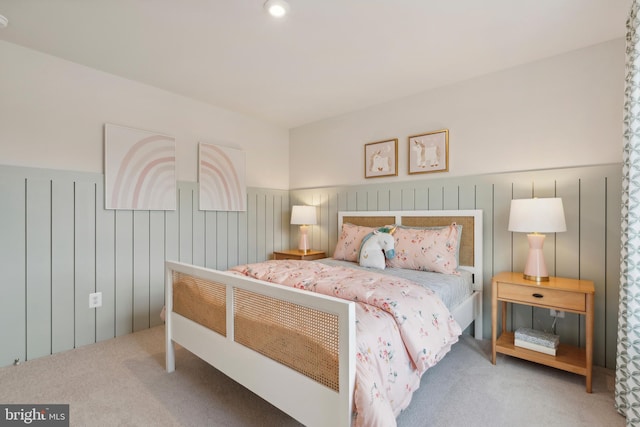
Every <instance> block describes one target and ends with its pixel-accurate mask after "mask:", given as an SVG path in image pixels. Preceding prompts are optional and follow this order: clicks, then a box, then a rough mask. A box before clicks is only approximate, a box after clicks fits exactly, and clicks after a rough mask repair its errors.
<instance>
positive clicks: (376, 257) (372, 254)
mask: <svg viewBox="0 0 640 427" xmlns="http://www.w3.org/2000/svg"><path fill="white" fill-rule="evenodd" d="M393 231H395V228H394V229H393V230H389V229H386V228H382V229H380V230H374V231H373V232H371V233H369V234H368V235H366V236H365V237H364V239H362V244H361V246H360V256H359V258H358V263H359V264H360V265H361V266H362V267H372V268H377V269H379V270H384V267H385V257H386V258H389V259H392V258H393V257H394V256H395V255H396V253H395V249H394V246H395V239H394V238H393V236H392V235H391V233H392V232H393Z"/></svg>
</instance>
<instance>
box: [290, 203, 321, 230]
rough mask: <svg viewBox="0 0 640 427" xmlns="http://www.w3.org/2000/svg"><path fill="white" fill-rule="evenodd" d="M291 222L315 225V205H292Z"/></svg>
mask: <svg viewBox="0 0 640 427" xmlns="http://www.w3.org/2000/svg"><path fill="white" fill-rule="evenodd" d="M291 224H294V225H315V224H316V207H315V206H294V207H293V208H291Z"/></svg>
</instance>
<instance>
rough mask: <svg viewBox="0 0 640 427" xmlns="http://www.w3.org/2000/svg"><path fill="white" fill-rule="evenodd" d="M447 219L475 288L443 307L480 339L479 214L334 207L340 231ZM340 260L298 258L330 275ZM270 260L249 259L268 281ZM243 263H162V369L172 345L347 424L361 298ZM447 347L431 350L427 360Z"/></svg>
mask: <svg viewBox="0 0 640 427" xmlns="http://www.w3.org/2000/svg"><path fill="white" fill-rule="evenodd" d="M452 222H454V223H455V225H456V227H457V229H458V230H461V238H460V239H459V247H458V248H457V250H456V255H457V262H458V265H457V270H459V272H460V274H459V276H464V277H468V278H469V280H470V282H471V286H470V291H469V292H468V293H467V294H465V295H464V296H463V297H462V298H461V301H460V302H453V303H452V304H453V305H454V306H451V307H449V311H450V313H451V315H452V317H453V319H455V321H456V322H457V324H459V326H460V327H461V328H462V330H464V329H466V328H468V327H469V326H471V325H473V329H474V335H475V337H476V338H478V339H480V338H482V277H483V274H482V212H481V211H479V210H463V211H393V212H380V211H377V212H339V213H338V226H339V227H338V229H339V230H341V231H343V230H344V227H343V224H345V226H346V225H347V224H349V225H351V226H354V225H355V226H358V227H363V228H364V227H371V228H376V227H382V226H387V225H391V224H398V225H402V226H404V227H407V228H409V229H414V228H415V229H420V230H423V229H439V228H443V227H450V226H451V224H452ZM404 227H403V228H404ZM341 241H342V240H341V239H339V245H340V242H341ZM339 245H338V246H339ZM338 246H337V247H336V249H338ZM336 252H337V251H336ZM287 262H288V263H289V264H287V265H291V263H293V264H295V262H292V261H287ZM341 262H343V261H340V260H322V262H320V263H317V264H316V263H315V262H310V261H298V263H300V264H305V265H307V266H308V267H313V268H312V269H315V270H321V271H323V272H324V271H331V273H332V274H333V269H335V268H337V269H340V268H343V267H342V266H338V267H331V266H330V265H331V264H336V263H338V264H340V263H341ZM345 262H348V261H345ZM276 263H282V261H270V262H267V263H260V265H258V264H255V266H256V267H255V268H253V267H250V268H249V269H255V270H259V268H258V267H264V268H267V270H264V271H267V273H265V274H267V275H266V276H264V278H266V279H269V280H270V279H271V277H270V276H269V275H270V274H272V272H271V271H270V270H268V269H269V268H272V266H273V264H276ZM247 268H248V267H247V266H238V268H237V269H236V271H216V270H211V269H206V268H202V267H197V266H193V265H187V264H183V263H176V262H171V261H167V263H166V271H167V276H166V278H167V287H166V368H167V371H168V372H172V371H173V370H175V350H174V343H177V344H179V345H181V346H182V347H184V348H186V349H187V350H189V351H190V352H192V353H194V354H196V355H197V356H198V357H200V358H202V359H203V360H205V361H206V362H208V363H210V364H211V365H212V366H214V367H216V368H217V369H219V370H220V371H222V372H223V373H225V374H226V375H228V376H229V377H231V378H232V379H234V380H235V381H237V382H238V383H240V384H242V385H244V386H245V387H247V388H248V389H250V390H252V391H253V392H254V393H256V394H258V395H259V396H261V397H262V398H264V399H265V400H267V401H269V402H270V403H272V404H273V405H274V406H276V407H278V408H280V409H281V410H283V411H284V412H286V413H287V414H289V415H291V416H292V417H293V418H295V419H296V420H298V421H300V422H301V423H303V424H305V425H309V426H314V425H318V426H326V425H331V426H349V425H351V423H352V420H353V413H354V389H355V388H356V371H357V367H358V366H361V364H360V365H359V364H358V363H359V362H358V361H357V360H356V354H358V355H361V354H362V352H361V351H359V350H358V342H357V340H356V328H357V326H359V325H358V324H357V319H356V311H357V309H358V310H361V308H360V307H361V306H366V305H364V304H360V303H355V302H354V301H350V300H344V299H340V298H336V297H335V296H333V295H323V294H320V293H316V292H308V290H304V289H298V288H297V287H295V285H294V287H286V286H283V285H280V284H276V283H270V282H269V281H266V280H262V279H257V278H254V277H248V276H247V275H245V274H241V272H242V273H245V272H246V271H242V270H243V269H244V270H247ZM330 269H331V270H330ZM392 270H395V269H390V268H387V269H385V270H384V271H385V272H387V273H390V272H392ZM353 271H356V270H353ZM296 274H298V273H296ZM353 274H356V273H353ZM457 275H458V274H457ZM258 277H262V276H258ZM385 277H388V276H385ZM384 280H387V279H384ZM389 280H405V279H389ZM314 286H315V285H314ZM408 329H409V332H410V329H411V328H408ZM427 335H428V334H427ZM456 339H457V337H456ZM451 344H452V342H450V343H449V346H450V345H451ZM446 351H448V349H447V348H445V350H443V351H442V352H441V353H442V354H438V355H434V356H433V361H430V362H429V366H431V365H432V363H435V361H437V360H439V357H442V355H443V354H444V353H446ZM420 375H421V374H420ZM418 383H419V376H418ZM360 389H363V388H362V387H360ZM410 398H411V393H408V397H407V398H406V399H408V400H407V402H405V403H402V404H401V406H403V405H404V406H406V404H408V401H410ZM359 410H360V411H362V410H363V409H362V408H359ZM362 419H363V418H362V417H360V418H359V420H360V422H361V420H362ZM393 421H395V418H394V420H393Z"/></svg>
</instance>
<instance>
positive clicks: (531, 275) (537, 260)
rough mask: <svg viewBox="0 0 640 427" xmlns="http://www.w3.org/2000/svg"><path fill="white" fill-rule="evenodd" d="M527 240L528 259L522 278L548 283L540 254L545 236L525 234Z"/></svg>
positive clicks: (547, 273)
mask: <svg viewBox="0 0 640 427" xmlns="http://www.w3.org/2000/svg"><path fill="white" fill-rule="evenodd" d="M527 238H528V239H529V257H528V258H527V264H526V266H525V268H524V278H525V279H527V280H533V281H536V282H548V281H549V272H548V271H547V266H546V265H545V263H544V254H543V253H542V246H543V245H544V238H545V235H544V234H527Z"/></svg>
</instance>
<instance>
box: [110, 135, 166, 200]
mask: <svg viewBox="0 0 640 427" xmlns="http://www.w3.org/2000/svg"><path fill="white" fill-rule="evenodd" d="M104 170H105V192H104V194H105V208H106V209H128V210H175V209H176V141H175V138H173V137H170V136H166V135H161V134H158V133H153V132H147V131H144V130H139V129H132V128H127V127H124V126H117V125H112V124H105V127H104Z"/></svg>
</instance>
